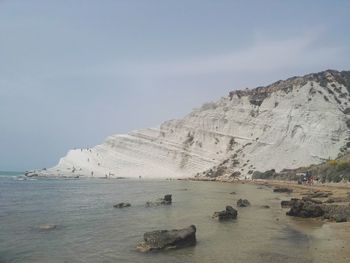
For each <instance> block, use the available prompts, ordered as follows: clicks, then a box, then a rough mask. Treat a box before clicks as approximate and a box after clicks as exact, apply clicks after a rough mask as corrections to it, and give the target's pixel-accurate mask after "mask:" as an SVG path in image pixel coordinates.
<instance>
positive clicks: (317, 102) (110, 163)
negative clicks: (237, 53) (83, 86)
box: [32, 70, 350, 178]
mask: <svg viewBox="0 0 350 263" xmlns="http://www.w3.org/2000/svg"><path fill="white" fill-rule="evenodd" d="M349 93H350V71H343V72H338V71H333V70H328V71H324V72H320V73H316V74H309V75H306V76H303V77H293V78H290V79H288V80H285V81H278V82H276V83H274V84H272V85H269V86H266V87H259V88H255V89H251V90H241V91H233V92H231V93H230V94H229V96H227V97H223V98H221V99H220V100H219V101H217V102H215V103H206V104H204V105H203V106H202V107H201V108H199V109H195V110H193V111H192V112H191V113H190V114H189V115H187V116H186V117H184V118H183V119H180V120H171V121H167V122H164V123H163V124H162V125H161V126H160V127H159V128H149V129H144V130H138V131H133V132H130V133H129V134H127V135H113V136H110V137H108V138H107V139H106V141H105V142H104V143H102V144H101V145H97V146H95V147H93V148H91V149H77V150H70V151H69V152H68V154H67V155H66V156H65V157H63V158H62V159H61V160H60V161H59V163H58V165H57V166H55V167H53V168H50V169H47V170H41V171H34V172H33V173H36V174H39V175H53V176H78V175H79V176H94V177H105V176H107V177H136V178H138V177H139V176H141V177H143V178H170V177H190V176H195V175H197V176H209V177H217V176H219V177H224V178H240V177H250V176H251V174H252V173H253V171H265V170H268V169H276V170H277V171H280V170H282V169H284V168H297V167H300V166H306V165H310V164H316V163H320V162H322V161H324V160H325V159H328V158H332V159H333V158H336V157H337V156H338V155H339V154H341V153H342V152H344V151H345V150H346V145H347V143H348V142H350V134H349V127H350V115H348V114H350V96H349ZM348 145H350V143H349V144H348ZM33 173H32V174H33Z"/></svg>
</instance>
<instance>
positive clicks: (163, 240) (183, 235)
mask: <svg viewBox="0 0 350 263" xmlns="http://www.w3.org/2000/svg"><path fill="white" fill-rule="evenodd" d="M143 239H144V242H142V243H140V244H139V245H138V246H137V250H138V251H140V252H149V251H155V250H167V249H178V248H183V247H188V246H194V245H195V244H196V227H195V226H194V225H191V226H189V227H187V228H183V229H174V230H157V231H152V232H146V233H145V234H144V236H143Z"/></svg>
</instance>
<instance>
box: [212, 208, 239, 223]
mask: <svg viewBox="0 0 350 263" xmlns="http://www.w3.org/2000/svg"><path fill="white" fill-rule="evenodd" d="M237 214H238V213H237V210H236V209H234V208H233V207H232V206H229V205H228V206H226V210H223V211H220V212H215V213H214V215H213V218H218V219H219V220H228V219H236V218H237Z"/></svg>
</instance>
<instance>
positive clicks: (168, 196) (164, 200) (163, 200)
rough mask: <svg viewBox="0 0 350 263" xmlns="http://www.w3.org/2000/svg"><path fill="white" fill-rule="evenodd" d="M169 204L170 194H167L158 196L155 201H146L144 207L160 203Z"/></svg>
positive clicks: (170, 201) (170, 202)
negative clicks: (161, 196)
mask: <svg viewBox="0 0 350 263" xmlns="http://www.w3.org/2000/svg"><path fill="white" fill-rule="evenodd" d="M171 204H172V195H170V194H167V195H165V196H164V197H163V198H160V199H159V200H157V201H154V202H151V201H148V202H146V207H152V206H160V205H171Z"/></svg>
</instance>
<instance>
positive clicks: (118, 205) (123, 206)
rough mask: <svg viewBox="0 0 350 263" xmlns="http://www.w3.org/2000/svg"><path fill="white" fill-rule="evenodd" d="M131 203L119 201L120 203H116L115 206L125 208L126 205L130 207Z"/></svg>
mask: <svg viewBox="0 0 350 263" xmlns="http://www.w3.org/2000/svg"><path fill="white" fill-rule="evenodd" d="M130 206H131V204H130V203H119V204H115V205H114V206H113V207H114V208H125V207H130Z"/></svg>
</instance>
